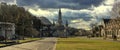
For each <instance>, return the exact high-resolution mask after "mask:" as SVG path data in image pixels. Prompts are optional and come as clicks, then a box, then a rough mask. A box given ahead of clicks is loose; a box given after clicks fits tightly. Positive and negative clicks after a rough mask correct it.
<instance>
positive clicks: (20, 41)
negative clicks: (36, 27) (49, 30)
mask: <svg viewBox="0 0 120 50" xmlns="http://www.w3.org/2000/svg"><path fill="white" fill-rule="evenodd" d="M35 40H40V38H25V40H19V43H25V42H29V41H35Z"/></svg>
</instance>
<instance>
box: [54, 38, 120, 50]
mask: <svg viewBox="0 0 120 50" xmlns="http://www.w3.org/2000/svg"><path fill="white" fill-rule="evenodd" d="M56 50H120V42H115V41H109V40H98V39H88V38H58V42H57V45H56Z"/></svg>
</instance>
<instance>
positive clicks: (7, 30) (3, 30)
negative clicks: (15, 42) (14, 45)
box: [0, 22, 15, 39]
mask: <svg viewBox="0 0 120 50" xmlns="http://www.w3.org/2000/svg"><path fill="white" fill-rule="evenodd" d="M0 36H3V37H5V38H6V39H12V38H14V36H15V24H14V23H8V22H0Z"/></svg>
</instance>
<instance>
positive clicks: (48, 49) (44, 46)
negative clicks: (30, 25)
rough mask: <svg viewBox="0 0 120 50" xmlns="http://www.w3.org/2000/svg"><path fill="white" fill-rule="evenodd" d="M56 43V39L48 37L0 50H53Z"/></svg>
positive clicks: (0, 49)
mask: <svg viewBox="0 0 120 50" xmlns="http://www.w3.org/2000/svg"><path fill="white" fill-rule="evenodd" d="M56 41H57V39H56V38H51V37H50V38H44V39H43V40H38V41H34V42H29V43H23V44H18V45H13V46H8V47H4V48H0V50H54V47H55V44H56Z"/></svg>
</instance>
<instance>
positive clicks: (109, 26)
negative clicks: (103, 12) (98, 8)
mask: <svg viewBox="0 0 120 50" xmlns="http://www.w3.org/2000/svg"><path fill="white" fill-rule="evenodd" d="M119 19H120V18H115V19H103V23H104V24H103V29H102V30H101V34H102V36H103V37H104V38H105V39H106V38H119V37H120V36H119V35H120V33H119V32H120V20H119Z"/></svg>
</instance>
